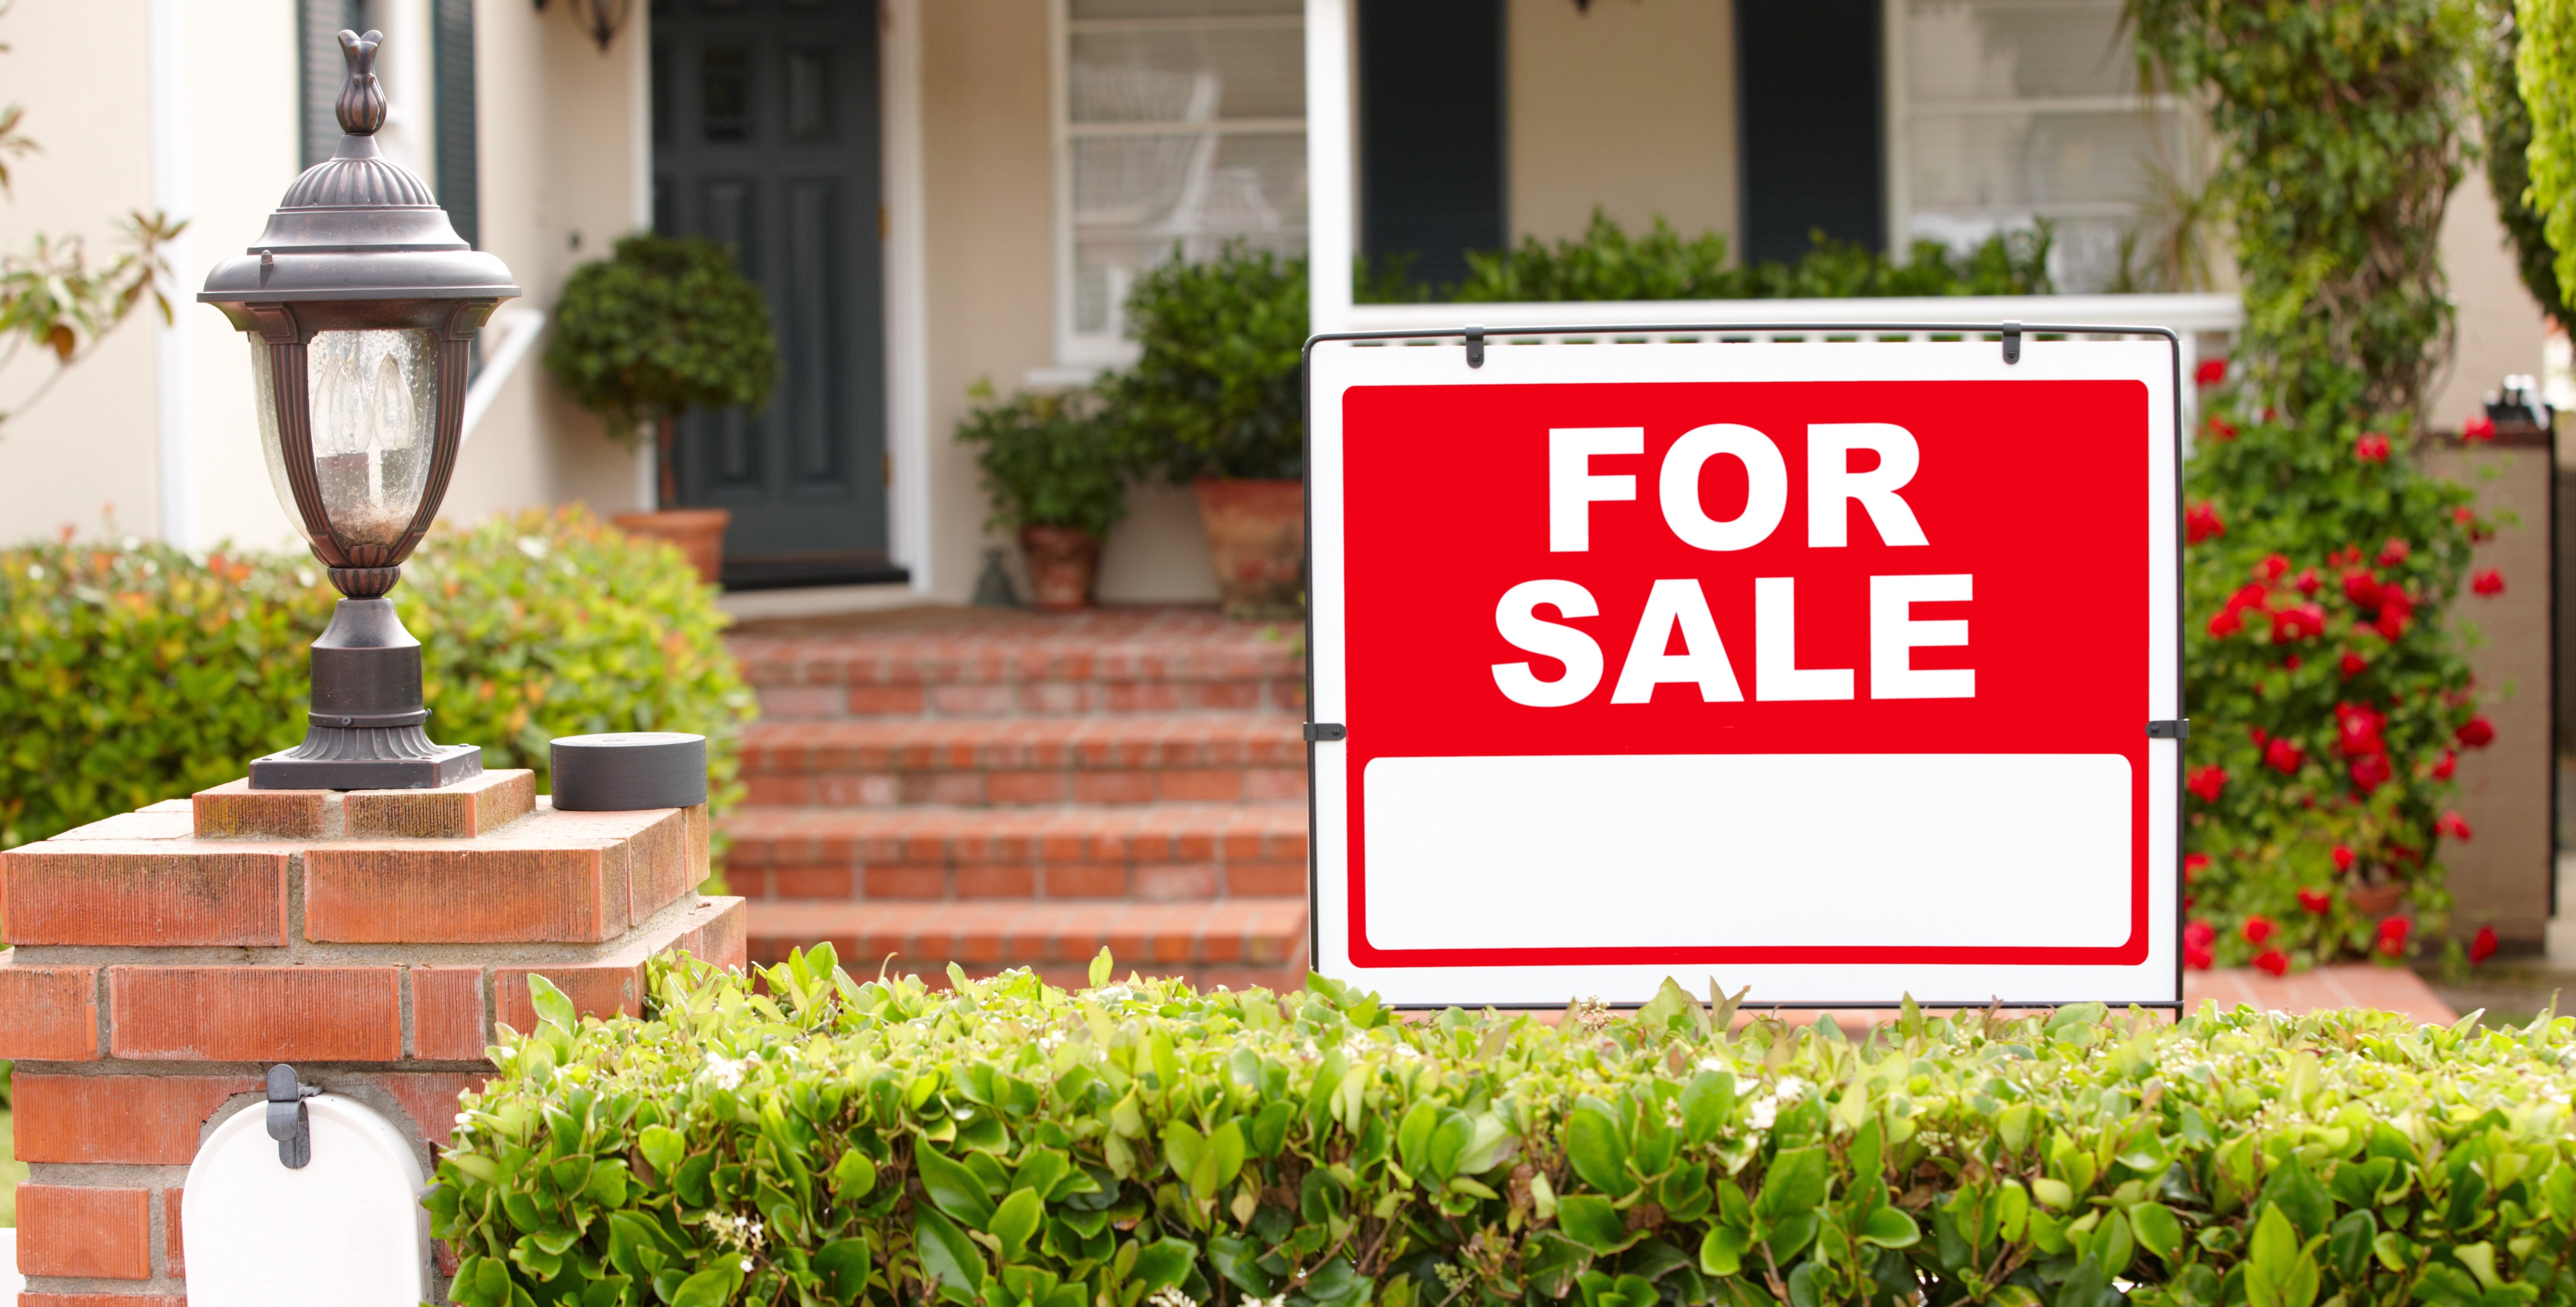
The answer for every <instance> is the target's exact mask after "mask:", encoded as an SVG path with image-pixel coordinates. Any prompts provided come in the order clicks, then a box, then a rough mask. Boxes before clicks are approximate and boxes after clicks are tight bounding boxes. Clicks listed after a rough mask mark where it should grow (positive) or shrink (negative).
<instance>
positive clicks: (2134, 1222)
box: [428, 949, 2576, 1307]
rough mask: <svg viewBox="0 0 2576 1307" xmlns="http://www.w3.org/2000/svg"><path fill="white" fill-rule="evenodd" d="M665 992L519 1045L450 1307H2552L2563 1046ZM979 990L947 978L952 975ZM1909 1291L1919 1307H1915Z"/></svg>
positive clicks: (723, 981)
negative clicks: (914, 1306) (642, 1005)
mask: <svg viewBox="0 0 2576 1307" xmlns="http://www.w3.org/2000/svg"><path fill="white" fill-rule="evenodd" d="M1106 962H1107V960H1106V957H1105V955H1104V957H1103V959H1102V961H1101V962H1100V963H1096V964H1095V967H1094V971H1093V984H1094V987H1093V988H1091V989H1088V990H1085V991H1082V992H1080V993H1067V992H1065V991H1062V990H1058V989H1053V988H1050V987H1048V986H1045V985H1042V984H1040V983H1039V982H1038V981H1037V980H1036V979H1035V978H1033V977H1032V976H1031V975H1030V974H1029V973H1027V972H1026V971H1016V972H1008V973H1004V974H1003V975H1001V976H998V977H995V978H993V979H991V980H987V981H983V982H972V983H970V982H967V981H966V980H965V979H964V977H963V976H956V977H955V979H956V982H957V989H956V991H955V992H953V993H937V992H932V991H930V990H927V989H926V988H924V987H923V986H922V984H921V983H920V981H919V980H917V979H904V980H898V981H886V980H875V981H869V982H867V983H864V984H862V983H858V982H856V981H854V980H852V979H851V977H849V976H848V975H847V974H845V973H842V972H840V971H838V970H837V969H836V968H834V967H833V966H832V958H831V955H830V952H829V951H828V949H818V950H817V951H816V952H815V953H812V954H807V955H803V956H801V957H798V958H794V959H791V961H789V962H788V963H787V964H785V965H783V966H780V967H776V968H772V969H769V970H767V971H766V972H765V973H764V980H765V992H763V991H762V990H761V989H759V988H756V987H755V986H754V984H753V983H752V982H751V981H749V980H747V979H745V978H744V977H741V976H739V975H733V974H727V973H722V972H717V971H715V970H713V969H712V968H707V967H704V966H702V965H700V964H697V963H694V962H688V961H685V960H683V961H679V962H677V963H673V964H668V965H665V964H656V966H655V969H654V972H653V975H652V997H651V999H650V1000H649V1001H648V1006H647V1012H646V1016H645V1017H644V1018H643V1019H640V1020H639V1019H633V1018H619V1019H617V1020H614V1021H609V1022H606V1023H602V1022H599V1021H597V1020H595V1019H583V1020H581V1021H579V1022H578V1023H576V1022H575V1020H574V1018H573V1016H572V1008H571V1004H570V1003H569V1002H568V1001H566V1000H565V999H564V998H563V997H562V996H561V995H560V994H557V993H555V992H554V991H553V990H552V989H551V987H549V986H545V985H543V983H542V982H537V983H535V984H534V985H533V986H532V987H533V988H535V989H536V992H537V1000H538V1003H537V1009H538V1012H539V1013H540V1015H541V1018H542V1021H541V1024H540V1026H539V1028H538V1030H537V1031H536V1032H534V1033H533V1034H532V1035H530V1036H528V1037H526V1038H524V1039H522V1038H519V1037H517V1036H515V1035H505V1036H504V1041H505V1042H504V1044H503V1045H502V1046H501V1047H499V1048H498V1049H496V1050H495V1054H496V1062H497V1065H498V1067H499V1072H500V1074H499V1076H498V1078H497V1079H495V1080H494V1081H492V1082H491V1083H490V1084H489V1085H487V1086H486V1087H485V1088H484V1089H483V1090H482V1091H481V1093H480V1094H479V1096H478V1095H469V1096H468V1097H467V1098H466V1099H465V1100H464V1101H463V1102H462V1103H461V1104H460V1106H461V1107H462V1108H463V1110H462V1111H461V1112H460V1113H459V1115H458V1117H457V1122H458V1124H457V1129H456V1135H455V1140H454V1143H453V1146H452V1147H451V1148H450V1149H449V1150H448V1151H447V1152H446V1153H444V1154H443V1155H442V1156H441V1158H440V1161H439V1165H438V1177H437V1178H438V1184H437V1187H436V1188H435V1189H434V1190H433V1191H432V1193H431V1196H430V1198H429V1200H428V1202H429V1206H430V1208H431V1211H432V1213H433V1217H432V1220H433V1229H434V1230H435V1232H436V1233H437V1234H438V1235H439V1236H440V1237H442V1238H444V1239H446V1240H447V1241H448V1242H449V1244H450V1245H451V1247H453V1248H454V1249H455V1250H456V1251H457V1252H458V1253H459V1254H460V1257H461V1261H460V1263H459V1266H458V1271H457V1277H456V1282H455V1285H454V1288H453V1290H452V1292H453V1296H454V1297H455V1299H456V1301H458V1302H460V1303H466V1304H474V1305H478V1307H480V1305H488V1307H502V1305H504V1304H517V1303H543V1302H565V1303H573V1302H579V1303H584V1304H609V1303H636V1304H641V1303H653V1302H665V1303H670V1304H673V1305H674V1307H713V1305H714V1304H722V1303H731V1302H743V1303H826V1302H828V1303H850V1302H859V1301H864V1302H869V1303H879V1304H895V1303H906V1302H918V1303H931V1302H952V1303H958V1304H972V1303H978V1302H981V1303H989V1304H994V1305H995V1307H1001V1305H1004V1304H1028V1305H1030V1307H1138V1305H1139V1304H1140V1303H1151V1304H1155V1305H1156V1307H1177V1304H1179V1303H1181V1302H1184V1301H1186V1302H1190V1303H1201V1304H1211V1305H1216V1304H1235V1303H1240V1304H1243V1305H1244V1307H1251V1304H1252V1303H1254V1302H1255V1301H1259V1302H1263V1303H1269V1304H1278V1303H1283V1302H1284V1303H1286V1304H1293V1305H1294V1307H1361V1305H1362V1304H1367V1303H1371V1302H1374V1303H1378V1304H1383V1305H1384V1307H1436V1305H1443V1304H1446V1305H1451V1307H1503V1305H1504V1304H1535V1303H1539V1302H1544V1301H1548V1300H1557V1299H1563V1300H1567V1301H1569V1302H1579V1303H1581V1304H1582V1307H1657V1305H1658V1304H1664V1303H1674V1304H1696V1303H1722V1304H1728V1305H1729V1307H1761V1305H1767V1304H1773V1303H1780V1302H1786V1303H1788V1304H1791V1307H1818V1305H1820V1304H1829V1303H1872V1304H1891V1305H1893V1304H1904V1305H1907V1307H1911V1305H1912V1304H1914V1303H1916V1302H1918V1301H1920V1302H1922V1303H1925V1304H1954V1303H1966V1302H1979V1303H1989V1304H1997V1305H1998V1307H2037V1304H2040V1303H2053V1304H2072V1305H2077V1307H2114V1305H2115V1304H2118V1303H2120V1302H2122V1301H2123V1294H2122V1292H2121V1290H2123V1289H2125V1291H2126V1294H2125V1296H2126V1300H2127V1301H2128V1302H2132V1303H2138V1304H2142V1305H2145V1307H2162V1305H2164V1304H2175V1305H2177V1307H2181V1305H2196V1304H2207V1305H2208V1307H2218V1304H2222V1303H2247V1302H2251V1303H2254V1304H2257V1305H2258V1307H2311V1304H2315V1303H2319V1302H2333V1301H2341V1302H2345V1303H2404V1302H2409V1301H2414V1302H2424V1303H2434V1304H2447V1303H2462V1304H2470V1303H2476V1304H2498V1305H2499V1307H2501V1305H2503V1304H2510V1303H2529V1302H2532V1301H2534V1300H2535V1299H2537V1300H2538V1301H2541V1302H2550V1303H2555V1302H2560V1301H2564V1300H2565V1298H2566V1297H2567V1296H2568V1295H2569V1294H2570V1292H2571V1290H2576V1281H2571V1280H2570V1279H2569V1278H2568V1277H2569V1274H2570V1272H2569V1271H2568V1269H2567V1268H2566V1266H2565V1265H2564V1263H2565V1261H2566V1249H2567V1248H2568V1247H2569V1245H2570V1243H2571V1234H2576V1156H2572V1155H2571V1152H2570V1148H2571V1145H2570V1144H2569V1141H2568V1129H2567V1126H2568V1118H2569V1109H2568V1104H2567V1099H2568V1095H2569V1091H2570V1089H2571V1088H2576V1072H2571V1071H2570V1069H2569V1066H2568V1059H2569V1057H2570V1053H2571V1049H2576V1021H2571V1020H2569V1019H2552V1018H2543V1019H2541V1020H2538V1021H2535V1022H2533V1023H2532V1025H2531V1026H2530V1027H2529V1028H2528V1029H2525V1030H2520V1031H2511V1030H2479V1029H2477V1028H2476V1025H2475V1022H2474V1020H2467V1021H2462V1022H2461V1023H2459V1024H2458V1025H2456V1026H2452V1027H2449V1028H2447V1029H2445V1028H2442V1027H2438V1026H2427V1027H2421V1028H2419V1027H2417V1026H2415V1025H2414V1024H2413V1023H2411V1022H2408V1021H2406V1020H2404V1019H2403V1018H2400V1017H2398V1016H2395V1015H2393V1014H2388V1013H2377V1012H2346V1013H2339V1014H2332V1015H2325V1016H2317V1017H2307V1018H2292V1017H2289V1016H2285V1015H2281V1014H2277V1013H2275V1014H2268V1015H2267V1014H2259V1013H2255V1012H2253V1011H2251V1010H2247V1009H2238V1010H2237V1011H2235V1012H2231V1013H2220V1012H2217V1011H2215V1010H2214V1009H2204V1010H2203V1011H2202V1013H2201V1014H2200V1015H2198V1016H2195V1017H2192V1018H2189V1019H2186V1020H2185V1021H2183V1022H2182V1023H2181V1024H2180V1025H2178V1026H2177V1025H2172V1024H2167V1023H2166V1022H2165V1021H2164V1020H2163V1019H2162V1018H2159V1017H2154V1016H2150V1015H2148V1014H2145V1013H2142V1012H2138V1011H2136V1010H2131V1011H2130V1012H2128V1013H2125V1014H2115V1013H2108V1012H2105V1011H2104V1010H2103V1009H2102V1007H2101V1006H2100V1005H2098V1004H2088V1005H2081V1006H2076V1007H2069V1008H2065V1009H2062V1010H2060V1011H2057V1012H2055V1013H2053V1014H2051V1015H2048V1016H2045V1017H2030V1018H2025V1019H2019V1020H2006V1019H2003V1018H2001V1017H1998V1016H1995V1015H1993V1014H1989V1013H1983V1012H1969V1013H1962V1014H1959V1015H1957V1016H1954V1017H1950V1018H1947V1019H1937V1018H1927V1017H1925V1016H1923V1015H1921V1014H1919V1013H1917V1012H1914V1011H1912V1010H1911V1009H1910V1008H1909V1009H1908V1010H1906V1011H1905V1012H1903V1013H1901V1014H1891V1015H1892V1016H1895V1017H1896V1018H1897V1020H1896V1021H1895V1023H1894V1025H1893V1026H1892V1027H1882V1028H1880V1030H1879V1031H1877V1032H1875V1033H1873V1034H1872V1035H1871V1036H1870V1037H1869V1038H1868V1039H1867V1040H1865V1041H1863V1042H1860V1043H1851V1042H1846V1041H1845V1040H1844V1039H1842V1038H1840V1037H1839V1034H1840V1032H1838V1031H1836V1030H1834V1029H1833V1028H1832V1027H1831V1023H1830V1022H1826V1023H1820V1026H1819V1027H1811V1028H1807V1029H1793V1028H1791V1027H1788V1026H1785V1025H1783V1024H1781V1023H1780V1022H1778V1021H1776V1020H1772V1019H1768V1018H1764V1019H1759V1020H1756V1021H1754V1022H1753V1023H1752V1024H1751V1025H1749V1026H1748V1027H1746V1028H1745V1029H1744V1030H1742V1031H1741V1032H1739V1033H1735V1034H1728V1033H1725V1032H1726V1029H1727V1026H1728V1018H1729V1016H1730V1014H1731V1011H1732V1008H1733V1004H1732V1003H1712V1004H1710V1005H1703V1004H1701V1003H1699V1002H1696V1001H1694V1000H1692V999H1690V998H1689V997H1687V996H1686V995H1684V994H1683V993H1682V992H1681V991H1680V990H1679V989H1678V988H1677V987H1675V986H1673V985H1672V984H1671V983H1670V982H1666V985H1665V988H1664V990H1663V992H1662V993H1660V994H1658V995H1657V996H1656V998H1655V999H1654V1001H1653V1002H1651V1003H1649V1004H1648V1005H1647V1006H1646V1007H1645V1008H1644V1009H1642V1010H1640V1011H1638V1012H1637V1013H1635V1014H1634V1015H1633V1016H1615V1015H1613V1014H1611V1013H1609V1012H1606V1011H1603V1010H1600V1009H1599V1008H1597V1007H1586V1006H1582V1005H1577V1006H1576V1007H1574V1008H1570V1009H1569V1010H1568V1011H1567V1013H1566V1016H1565V1019H1564V1020H1563V1021H1562V1022H1561V1023H1559V1024H1558V1025H1556V1026H1554V1027H1550V1026H1548V1025H1546V1024H1542V1023H1541V1022H1539V1021H1538V1020H1536V1019H1534V1018H1531V1017H1528V1016H1505V1015H1500V1014H1496V1013H1494V1012H1491V1011H1487V1012H1484V1013H1482V1014H1471V1013H1466V1012H1461V1011H1458V1010H1456V1009H1451V1010H1450V1011H1448V1012H1444V1013H1441V1014H1439V1015H1438V1016H1436V1017H1432V1018H1430V1019H1428V1020H1421V1021H1398V1020H1397V1019H1396V1016H1395V1014H1394V1013H1392V1012H1389V1011H1388V1010H1386V1009H1385V1008H1384V1007H1382V1006H1381V1005H1380V1004H1379V1003H1378V1001H1377V1000H1376V999H1375V998H1374V997H1371V996H1366V995H1362V994H1359V993H1356V992H1354V991H1352V990H1349V989H1347V988H1344V987H1343V986H1341V985H1339V984H1336V983H1333V982H1328V981H1322V980H1311V981H1309V982H1308V983H1309V989H1308V991H1307V992H1304V993H1294V994H1285V995H1272V994H1268V993H1264V992H1261V991H1257V990H1255V991H1249V992H1244V993H1227V992H1224V991H1219V992H1217V993H1213V994H1204V995H1203V994H1196V993H1192V992H1191V991H1190V990H1189V989H1187V988H1186V987H1184V986H1182V985H1181V984H1179V983H1177V982H1170V981H1141V980H1138V979H1136V978H1135V977H1132V976H1131V977H1130V978H1129V979H1128V981H1127V982H1126V983H1125V984H1121V985H1102V984H1100V981H1102V980H1104V979H1106V973H1107V971H1108V967H1107V965H1106ZM952 974H953V973H952ZM1918 1295H1919V1297H1918Z"/></svg>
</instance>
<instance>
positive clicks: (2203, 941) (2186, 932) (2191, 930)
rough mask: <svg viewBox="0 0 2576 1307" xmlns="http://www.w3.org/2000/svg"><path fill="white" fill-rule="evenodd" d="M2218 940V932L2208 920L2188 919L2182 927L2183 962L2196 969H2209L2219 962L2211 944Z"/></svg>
mask: <svg viewBox="0 0 2576 1307" xmlns="http://www.w3.org/2000/svg"><path fill="white" fill-rule="evenodd" d="M2217 940H2218V932H2217V931H2216V930H2214V929H2212V928H2211V927H2210V924H2209V923H2208V922H2206V921H2187V922H2184V923H2183V928H2182V964H2183V965H2184V966H2187V967H2189V968H2191V969H2192V970H2194V971H2207V970H2209V968H2210V967H2211V966H2212V965H2213V964H2215V963H2216V962H2217V959H2216V958H2215V957H2212V956H2211V955H2210V951H2209V946H2210V945H2211V944H2213V943H2216V942H2217Z"/></svg>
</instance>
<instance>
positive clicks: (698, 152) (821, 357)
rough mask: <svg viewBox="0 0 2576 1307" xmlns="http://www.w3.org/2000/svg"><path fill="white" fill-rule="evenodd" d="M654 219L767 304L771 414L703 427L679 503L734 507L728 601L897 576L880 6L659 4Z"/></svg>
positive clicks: (768, 1) (760, 0) (678, 457)
mask: <svg viewBox="0 0 2576 1307" xmlns="http://www.w3.org/2000/svg"><path fill="white" fill-rule="evenodd" d="M653 44H654V49H653V59H652V67H653V77H654V87H653V105H654V112H655V115H656V117H655V122H654V130H653V140H654V150H653V158H654V191H653V195H654V202H653V209H654V222H655V225H656V226H657V227H659V228H660V229H661V230H663V231H664V232H665V233H666V234H670V235H694V236H704V237H706V238H707V239H709V240H712V241H714V242H716V243H717V244H720V245H724V246H727V247H729V248H731V249H732V250H734V251H735V257H736V259H737V260H738V261H739V263H740V265H741V267H742V269H743V272H744V275H746V276H748V277H750V278H751V279H752V280H753V281H754V282H756V283H758V284H759V286H760V288H761V292H762V293H763V294H764V295H765V296H766V297H767V298H768V301H769V311H770V321H771V327H772V329H773V330H774V331H776V332H777V335H778V346H779V359H780V363H781V368H782V370H781V374H780V377H779V383H778V387H777V390H776V392H775V394H774V395H773V396H772V398H771V401H770V405H769V408H768V409H767V410H766V411H765V412H761V413H750V412H745V411H742V410H738V409H734V410H726V411H724V412H720V413H697V414H692V415H690V416H689V417H688V418H685V419H683V420H682V421H681V423H680V433H679V441H678V445H677V447H676V450H675V453H674V458H675V468H676V471H677V474H678V475H677V481H678V487H679V496H680V501H681V503H682V504H685V505H688V506H691V507H710V508H726V509H731V510H732V511H733V515H734V516H733V526H732V528H731V529H730V530H729V531H728V532H727V533H726V536H725V583H726V584H727V585H729V586H733V587H736V588H743V587H756V586H761V585H781V584H829V583H835V582H848V581H861V580H886V579H897V578H900V577H901V576H902V572H901V571H900V569H896V568H892V567H890V566H888V564H887V562H886V554H885V549H886V495H885V343H884V339H883V336H884V330H883V321H884V319H883V316H882V313H881V308H880V306H881V303H882V297H883V293H884V291H883V286H884V270H883V266H882V251H881V248H880V245H879V238H878V233H877V214H878V210H879V198H880V197H879V172H878V130H877V127H878V124H877V119H878V104H877V13H876V0H801V2H800V0H656V3H655V4H654V6H653Z"/></svg>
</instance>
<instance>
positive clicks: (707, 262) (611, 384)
mask: <svg viewBox="0 0 2576 1307" xmlns="http://www.w3.org/2000/svg"><path fill="white" fill-rule="evenodd" d="M546 370H547V371H549V372H552V373H553V374H554V377H555V384H557V385H559V386H562V387H563V390H564V394H566V395H567V396H569V397H571V399H572V401H573V402H574V403H576V404H579V405H581V406H582V407H583V408H586V409H588V410H590V411H591V412H593V413H596V414H598V415H599V416H600V417H601V418H602V419H603V420H605V421H606V422H607V424H608V432H609V434H610V435H611V436H613V437H615V438H616V439H618V440H621V441H625V442H629V443H632V442H633V441H635V440H637V439H639V438H640V437H641V435H642V433H643V430H644V428H645V427H646V426H647V425H648V424H654V423H660V422H666V421H669V420H672V419H675V418H678V417H681V416H682V415H684V414H686V413H688V412H689V411H690V410H692V409H700V408H724V407H727V406H729V405H734V404H741V405H745V406H747V407H750V408H760V407H762V406H764V405H766V404H768V403H769V393H770V390H771V389H772V388H773V387H775V386H776V385H777V382H778V341H777V338H776V337H775V336H773V335H772V334H771V332H770V329H769V306H768V304H767V303H766V302H765V301H764V300H763V299H762V298H761V294H760V288H759V287H757V286H754V285H752V284H751V282H750V280H749V279H747V278H745V277H744V276H743V275H742V273H741V272H740V271H739V270H738V269H736V268H735V267H734V262H733V255H731V254H730V253H727V252H726V251H725V250H724V249H723V248H722V247H720V246H717V245H716V244H714V243H713V242H711V241H707V240H703V239H700V238H698V237H694V236H692V237H688V238H686V239H680V240H672V239H666V238H663V237H660V236H654V235H650V234H647V233H643V232H638V233H636V234H635V235H632V236H628V237H625V238H624V239H622V240H620V241H618V242H617V248H616V251H615V252H614V253H612V254H611V255H610V256H609V257H608V258H605V259H595V260H592V261H591V262H589V263H585V264H582V265H581V266H580V267H578V268H575V269H573V274H572V277H571V278H570V279H569V280H567V281H566V282H565V283H564V289H563V298H562V299H560V300H558V301H556V304H555V330H554V340H553V341H552V342H551V343H549V344H548V345H547V346H546Z"/></svg>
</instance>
